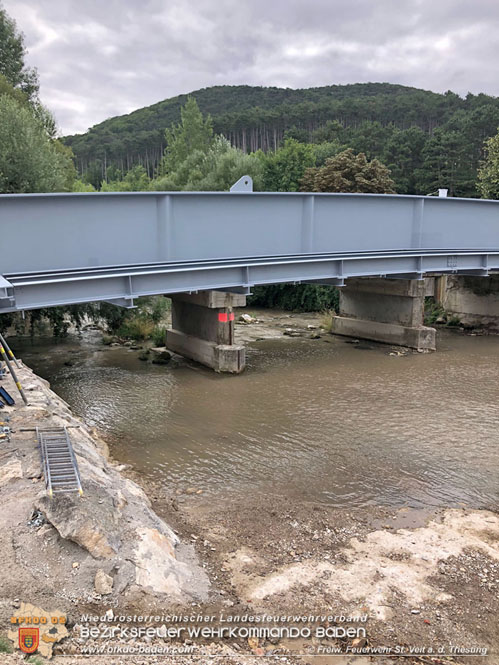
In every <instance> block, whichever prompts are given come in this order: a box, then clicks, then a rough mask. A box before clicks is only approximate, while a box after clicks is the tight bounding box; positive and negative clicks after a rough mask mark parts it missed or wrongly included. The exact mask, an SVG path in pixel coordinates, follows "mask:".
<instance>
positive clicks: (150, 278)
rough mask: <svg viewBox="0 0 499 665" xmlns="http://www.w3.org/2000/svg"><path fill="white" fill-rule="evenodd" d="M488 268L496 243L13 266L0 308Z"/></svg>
mask: <svg viewBox="0 0 499 665" xmlns="http://www.w3.org/2000/svg"><path fill="white" fill-rule="evenodd" d="M491 271H499V251H498V252H496V253H487V252H485V251H477V250H469V251H461V252H459V253H452V254H451V253H443V252H441V251H431V250H425V251H424V252H423V250H419V252H418V253H415V252H414V251H412V252H408V251H404V252H383V253H380V252H370V253H363V254H361V253H356V254H342V255H332V254H327V255H314V256H312V255H295V256H278V257H261V258H248V259H237V260H234V259H225V260H218V261H196V262H172V263H153V264H152V263H151V264H144V265H135V266H114V267H105V268H82V269H79V270H71V271H68V270H59V271H53V272H48V271H42V272H37V273H14V274H4V275H3V277H2V276H0V314H1V313H6V312H14V311H21V310H29V309H39V308H41V307H55V306H59V305H71V304H77V303H85V302H96V301H107V302H111V303H113V304H116V305H120V306H122V307H133V305H134V300H135V299H136V298H138V297H140V296H146V295H172V294H176V293H193V292H197V291H206V290H224V291H229V292H232V293H241V294H249V293H250V291H251V287H253V286H256V285H261V284H278V283H294V284H314V283H315V284H329V285H333V286H344V284H345V280H346V279H348V278H350V277H382V278H388V279H422V278H423V277H424V276H426V275H428V274H431V275H434V274H441V275H444V274H448V275H469V276H473V275H474V276H481V277H484V276H487V275H488V274H489V273H490V272H491Z"/></svg>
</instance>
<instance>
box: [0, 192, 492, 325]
mask: <svg viewBox="0 0 499 665" xmlns="http://www.w3.org/2000/svg"><path fill="white" fill-rule="evenodd" d="M0 238H1V239H2V246H3V247H4V251H3V252H2V253H1V255H0V276H2V275H3V278H2V277H0V313H1V312H8V311H16V310H22V309H36V308H39V307H48V306H55V305H65V304H72V303H81V302H92V301H98V300H106V301H113V302H115V303H116V304H120V305H124V306H128V307H130V306H133V300H134V298H136V297H138V296H141V295H152V294H169V293H179V292H185V291H199V290H205V289H222V290H231V289H232V290H237V291H239V292H241V291H242V292H248V291H249V289H250V288H251V287H252V286H254V285H257V284H271V283H279V282H294V283H300V282H304V283H311V282H312V283H325V284H336V285H342V284H343V283H344V280H345V279H346V278H348V277H354V276H355V277H361V276H386V277H398V278H401V277H402V278H406V279H415V278H416V279H417V278H421V277H423V276H424V275H425V274H428V273H441V274H444V273H447V274H475V275H476V274H479V275H487V274H488V271H489V270H499V202H498V201H484V200H479V199H456V198H433V197H417V196H397V195H382V194H380V195H374V194H301V193H285V194H284V193H246V192H232V193H225V192H223V193H222V192H205V193H198V192H175V193H164V192H138V193H124V192H109V193H78V194H24V195H2V196H1V197H0Z"/></svg>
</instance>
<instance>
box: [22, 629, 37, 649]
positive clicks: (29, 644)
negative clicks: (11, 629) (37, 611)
mask: <svg viewBox="0 0 499 665" xmlns="http://www.w3.org/2000/svg"><path fill="white" fill-rule="evenodd" d="M39 642H40V629H39V628H19V648H20V649H21V651H24V653H34V652H35V651H36V650H37V649H38V644H39Z"/></svg>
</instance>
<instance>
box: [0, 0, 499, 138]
mask: <svg viewBox="0 0 499 665" xmlns="http://www.w3.org/2000/svg"><path fill="white" fill-rule="evenodd" d="M0 1H1V3H2V4H3V6H4V7H5V9H6V10H7V12H8V13H9V15H10V16H11V17H12V18H14V19H15V20H16V22H17V25H18V28H19V29H20V30H21V31H22V32H23V33H24V36H25V44H26V47H27V49H28V55H27V58H26V60H27V63H28V64H29V65H31V66H35V67H37V69H38V73H39V77H40V83H41V88H40V91H41V98H42V101H43V102H44V104H46V105H47V106H48V107H49V108H50V109H51V110H52V111H53V112H54V113H55V115H56V118H57V121H58V126H59V130H60V132H61V134H72V133H77V132H78V133H80V132H84V131H86V130H87V129H88V128H89V127H91V126H92V125H95V124H97V123H99V122H102V121H103V120H105V119H106V118H109V117H111V116H115V115H122V114H124V113H130V112H131V111H133V110H135V109H137V108H141V107H143V106H148V105H150V104H154V103H155V102H158V101H161V100H163V99H166V98H168V97H173V96H175V95H178V94H181V93H187V92H191V91H193V90H197V89H199V88H204V87H208V86H212V85H224V84H227V85H239V84H247V85H263V86H279V87H290V88H306V87H312V86H321V85H331V84H343V83H358V82H367V81H386V82H390V83H400V84H403V85H410V86H415V87H418V88H424V89H426V90H434V91H435V92H445V91H446V90H453V91H454V92H457V93H459V94H460V95H466V93H467V92H473V93H479V92H485V93H487V94H491V95H499V76H498V75H497V65H498V64H499V37H498V35H499V2H498V1H497V0H251V1H247V0H140V1H139V0H78V1H76V0H0Z"/></svg>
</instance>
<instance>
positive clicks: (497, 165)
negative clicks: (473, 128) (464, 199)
mask: <svg viewBox="0 0 499 665" xmlns="http://www.w3.org/2000/svg"><path fill="white" fill-rule="evenodd" d="M485 149H486V158H485V160H484V162H483V163H482V165H481V167H480V169H479V171H478V190H479V192H480V194H481V195H482V197H483V198H485V199H499V131H498V133H497V134H496V135H495V136H493V137H492V138H490V139H488V140H487V141H485Z"/></svg>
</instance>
